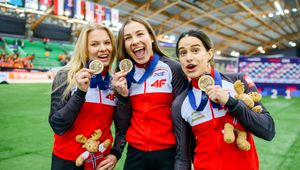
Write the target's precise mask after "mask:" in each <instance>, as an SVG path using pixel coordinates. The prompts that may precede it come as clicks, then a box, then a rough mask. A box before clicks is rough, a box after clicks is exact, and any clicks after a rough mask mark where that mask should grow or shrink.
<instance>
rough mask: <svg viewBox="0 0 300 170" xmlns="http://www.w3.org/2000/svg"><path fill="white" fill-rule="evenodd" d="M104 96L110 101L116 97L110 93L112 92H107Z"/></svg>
mask: <svg viewBox="0 0 300 170" xmlns="http://www.w3.org/2000/svg"><path fill="white" fill-rule="evenodd" d="M105 98H107V99H109V100H111V101H114V100H115V98H116V96H115V95H114V94H112V93H109V94H108V95H107V96H106V97H105Z"/></svg>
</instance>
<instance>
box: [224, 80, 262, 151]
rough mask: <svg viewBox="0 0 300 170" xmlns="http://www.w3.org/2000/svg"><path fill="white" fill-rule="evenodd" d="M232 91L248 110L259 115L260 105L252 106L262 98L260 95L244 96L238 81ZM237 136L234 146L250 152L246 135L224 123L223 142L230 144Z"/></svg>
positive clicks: (242, 85)
mask: <svg viewBox="0 0 300 170" xmlns="http://www.w3.org/2000/svg"><path fill="white" fill-rule="evenodd" d="M234 90H235V91H236V93H237V95H236V96H235V97H236V98H237V99H239V100H242V101H243V102H244V103H245V104H246V105H247V107H248V108H249V109H251V110H252V111H253V112H256V113H261V112H262V107H261V106H260V105H257V106H254V105H255V103H256V102H259V101H260V100H261V98H262V96H261V94H259V93H257V92H251V93H248V94H245V85H244V83H243V82H241V81H240V80H237V81H236V82H235V83H234ZM234 132H236V134H237V139H236V144H237V146H238V147H239V148H240V149H241V150H243V151H248V150H250V143H249V142H248V141H247V133H246V132H245V131H242V130H240V129H238V128H236V127H234V126H233V125H232V124H230V123H225V126H224V141H225V142H226V143H228V144H229V143H232V142H234V140H235V134H234Z"/></svg>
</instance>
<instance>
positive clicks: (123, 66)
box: [119, 58, 133, 73]
mask: <svg viewBox="0 0 300 170" xmlns="http://www.w3.org/2000/svg"><path fill="white" fill-rule="evenodd" d="M132 67H133V64H132V62H131V61H130V60H129V59H126V58H125V59H123V60H121V61H120V64H119V68H120V70H121V71H125V72H127V73H128V72H130V71H131V70H132Z"/></svg>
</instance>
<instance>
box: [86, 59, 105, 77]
mask: <svg viewBox="0 0 300 170" xmlns="http://www.w3.org/2000/svg"><path fill="white" fill-rule="evenodd" d="M103 68H104V65H103V63H102V62H101V61H100V60H93V61H92V62H91V63H90V65H89V69H91V70H93V71H94V74H99V73H101V72H102V71H103Z"/></svg>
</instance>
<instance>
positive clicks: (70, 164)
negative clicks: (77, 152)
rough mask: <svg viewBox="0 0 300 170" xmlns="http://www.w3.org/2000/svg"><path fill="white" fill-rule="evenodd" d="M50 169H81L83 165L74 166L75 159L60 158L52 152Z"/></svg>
mask: <svg viewBox="0 0 300 170" xmlns="http://www.w3.org/2000/svg"><path fill="white" fill-rule="evenodd" d="M51 170H83V165H82V166H76V165H75V161H68V160H64V159H61V158H59V157H57V156H55V155H54V154H53V153H52V163H51Z"/></svg>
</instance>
